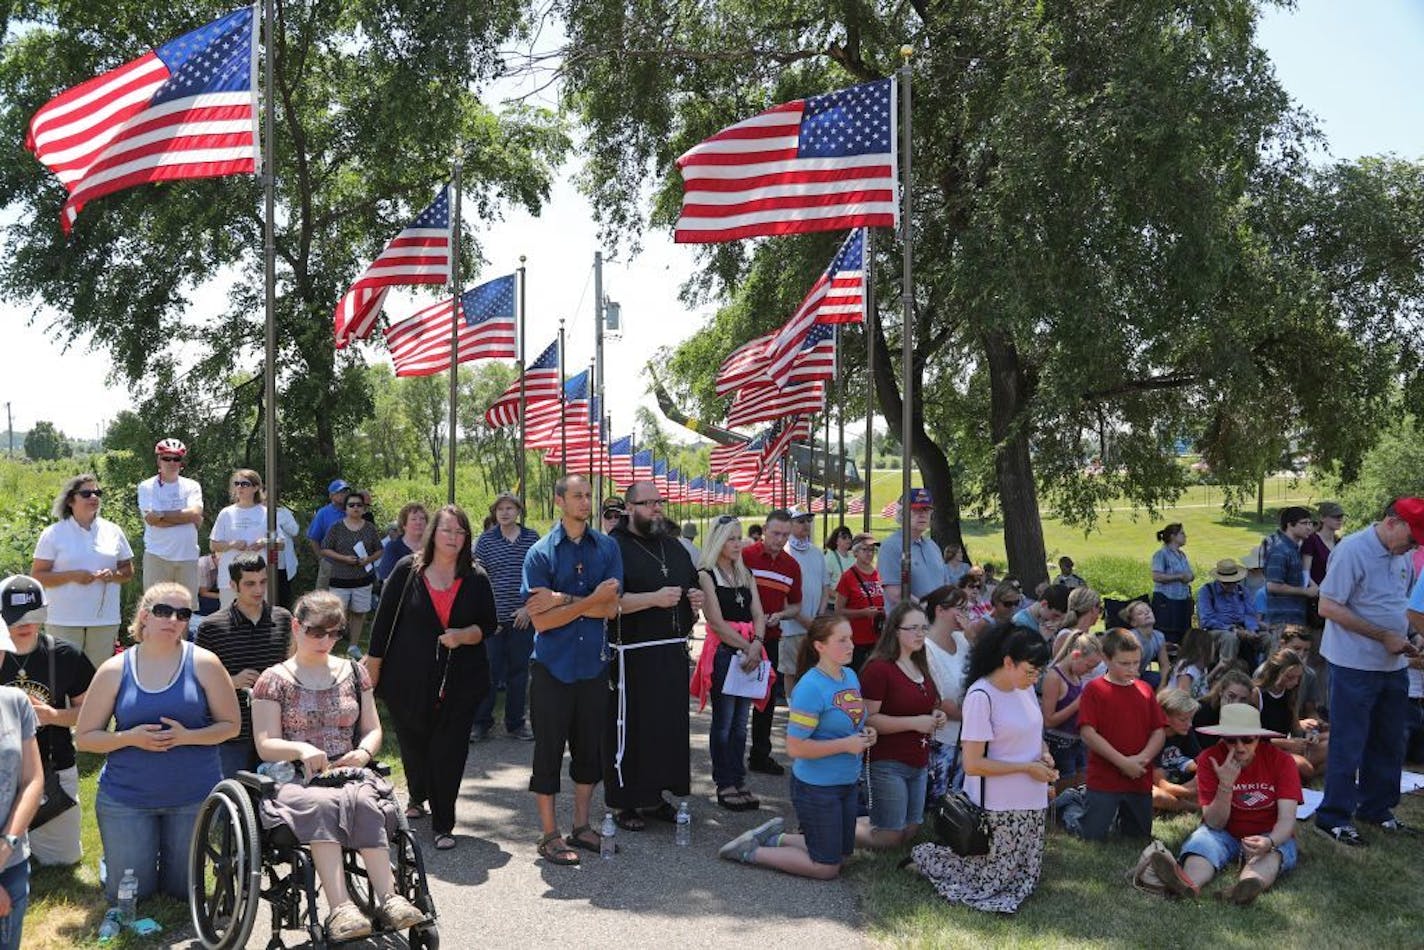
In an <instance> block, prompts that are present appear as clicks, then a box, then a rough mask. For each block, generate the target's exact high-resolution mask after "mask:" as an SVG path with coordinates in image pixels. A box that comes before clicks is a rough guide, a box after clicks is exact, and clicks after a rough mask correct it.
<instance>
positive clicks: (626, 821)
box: [613, 808, 648, 831]
mask: <svg viewBox="0 0 1424 950" xmlns="http://www.w3.org/2000/svg"><path fill="white" fill-rule="evenodd" d="M613 823H614V824H615V825H617V826H618V827H619V828H622V829H623V830H624V831H646V830H647V828H648V823H647V822H646V821H644V820H643V816H642V815H640V814H638V813H637V812H636V811H634V810H633V809H631V808H629V809H626V810H624V811H617V812H614V813H613Z"/></svg>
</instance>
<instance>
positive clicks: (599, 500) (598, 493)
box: [584, 360, 603, 505]
mask: <svg viewBox="0 0 1424 950" xmlns="http://www.w3.org/2000/svg"><path fill="white" fill-rule="evenodd" d="M588 369H589V373H588V375H589V376H594V375H596V373H595V372H594V370H595V367H594V363H593V361H592V360H590V361H589V365H588ZM602 413H603V410H602V408H601V407H600V408H599V417H600V418H602ZM593 450H594V446H592V445H590V446H589V447H588V451H587V452H585V453H584V454H585V456H586V457H587V458H588V475H589V478H592V479H593V480H594V492H593V502H594V504H596V505H601V504H603V472H602V471H598V472H597V474H595V471H594V464H593ZM599 468H600V469H601V468H602V466H599Z"/></svg>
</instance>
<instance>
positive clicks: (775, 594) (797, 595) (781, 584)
mask: <svg viewBox="0 0 1424 950" xmlns="http://www.w3.org/2000/svg"><path fill="white" fill-rule="evenodd" d="M742 563H744V564H746V566H747V570H749V571H751V572H752V577H754V578H755V579H756V585H757V597H758V598H760V600H761V609H762V610H764V611H765V612H767V613H769V614H774V613H776V612H777V611H779V610H782V609H784V608H785V607H786V605H787V604H799V603H801V565H800V564H797V563H796V559H795V558H794V557H792V556H791V553H790V552H789V551H787V550H786V549H785V548H782V549H781V552H780V553H778V554H776V555H775V556H772V555H770V554H768V553H767V551H766V548H765V547H764V546H763V545H762V543H761V542H760V541H758V542H756V543H754V544H749V545H747V546H746V547H745V548H743V549H742ZM797 632H798V633H799V632H800V631H799V630H798V631H797Z"/></svg>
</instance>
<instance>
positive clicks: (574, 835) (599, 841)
mask: <svg viewBox="0 0 1424 950" xmlns="http://www.w3.org/2000/svg"><path fill="white" fill-rule="evenodd" d="M587 835H592V836H593V840H592V841H590V840H589V839H588V838H587V837H586V836H587ZM564 843H565V844H571V845H573V846H574V847H575V848H583V849H584V850H585V851H592V852H593V853H594V854H599V853H600V849H601V848H602V846H603V836H602V835H601V834H599V833H598V832H596V831H594V830H593V827H592V826H591V825H579V826H578V827H577V828H575V829H574V830H573V831H571V832H569V836H568V837H567V838H565V839H564ZM622 850H623V849H622V848H620V847H618V842H616V841H615V842H614V843H613V853H614V854H618V853H619V852H620V851H622Z"/></svg>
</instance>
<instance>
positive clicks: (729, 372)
mask: <svg viewBox="0 0 1424 950" xmlns="http://www.w3.org/2000/svg"><path fill="white" fill-rule="evenodd" d="M775 336H776V334H775V333H768V334H766V335H765V336H759V337H757V338H756V339H754V340H750V341H748V342H746V343H743V344H742V345H741V346H739V347H737V348H736V349H735V350H733V351H732V352H731V353H730V354H729V355H728V356H727V358H726V359H725V360H723V361H722V365H721V367H720V368H719V369H718V370H717V380H716V388H717V395H719V396H730V395H732V393H734V392H736V391H737V389H738V388H739V387H741V386H745V385H746V384H747V383H749V382H751V381H752V380H754V379H757V378H758V377H762V375H763V372H764V371H765V369H766V347H767V344H769V343H770V342H771V341H772V339H773V338H774V337H775Z"/></svg>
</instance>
